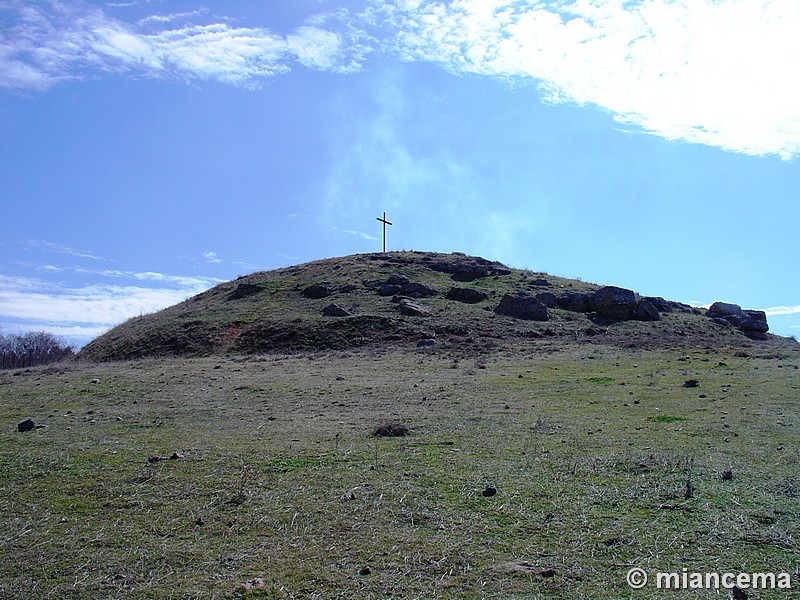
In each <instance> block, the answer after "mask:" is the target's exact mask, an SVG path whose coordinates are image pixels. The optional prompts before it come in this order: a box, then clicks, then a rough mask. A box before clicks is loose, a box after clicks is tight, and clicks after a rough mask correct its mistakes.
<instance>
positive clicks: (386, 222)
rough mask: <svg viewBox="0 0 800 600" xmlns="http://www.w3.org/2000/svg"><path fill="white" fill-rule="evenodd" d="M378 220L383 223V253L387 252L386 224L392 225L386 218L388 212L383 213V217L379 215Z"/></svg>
mask: <svg viewBox="0 0 800 600" xmlns="http://www.w3.org/2000/svg"><path fill="white" fill-rule="evenodd" d="M377 219H378V221H380V222H381V223H383V253H384V254H386V226H387V225H391V224H392V223H391V222H390V221H387V220H386V213H385V212H384V213H383V218H382V219H381V218H380V217H377Z"/></svg>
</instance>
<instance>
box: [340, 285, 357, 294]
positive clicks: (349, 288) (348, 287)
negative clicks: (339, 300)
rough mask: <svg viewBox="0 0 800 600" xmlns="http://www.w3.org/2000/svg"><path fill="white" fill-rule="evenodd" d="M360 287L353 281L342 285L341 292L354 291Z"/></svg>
mask: <svg viewBox="0 0 800 600" xmlns="http://www.w3.org/2000/svg"><path fill="white" fill-rule="evenodd" d="M357 289H358V286H357V285H355V284H353V283H348V284H345V285H343V286H342V288H341V289H340V290H339V293H340V294H349V293H350V292H354V291H356V290H357Z"/></svg>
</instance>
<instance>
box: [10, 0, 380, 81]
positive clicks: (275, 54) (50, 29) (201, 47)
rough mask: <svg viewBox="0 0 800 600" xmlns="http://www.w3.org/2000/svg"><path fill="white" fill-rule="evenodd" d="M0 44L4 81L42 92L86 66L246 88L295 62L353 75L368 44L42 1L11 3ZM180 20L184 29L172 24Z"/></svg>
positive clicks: (339, 36)
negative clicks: (123, 15)
mask: <svg viewBox="0 0 800 600" xmlns="http://www.w3.org/2000/svg"><path fill="white" fill-rule="evenodd" d="M0 14H2V15H3V17H4V18H6V19H7V20H8V22H9V26H8V27H7V30H6V31H7V33H6V34H5V35H4V37H3V38H2V40H1V41H0V86H3V87H7V88H25V89H35V90H42V89H47V88H48V87H50V86H52V85H54V84H55V83H57V82H59V81H62V80H65V79H76V78H80V77H81V74H82V73H83V72H84V71H86V70H87V69H92V70H99V71H105V72H114V73H133V74H137V75H143V76H148V77H162V78H163V77H177V78H181V79H187V78H188V79H207V80H217V81H221V82H225V83H230V84H235V85H241V86H246V87H254V86H258V85H259V84H260V82H261V81H262V80H263V79H265V78H268V77H271V76H274V75H276V74H280V73H286V72H288V71H289V70H291V68H292V66H293V65H294V64H295V63H297V64H300V65H303V66H305V67H308V68H312V69H320V70H326V71H334V72H352V71H356V70H358V69H359V68H360V63H361V60H362V59H363V56H364V52H365V50H364V48H362V47H361V45H360V44H361V42H359V41H357V39H356V38H358V37H359V36H358V35H355V34H353V33H352V29H350V30H348V29H345V30H343V31H342V32H339V31H333V30H327V29H324V28H323V27H320V26H318V25H304V26H302V27H300V28H299V29H297V30H296V31H295V32H294V33H292V34H291V35H288V36H283V35H279V34H277V33H274V32H272V31H270V30H268V29H264V28H254V27H232V26H231V25H229V24H227V23H225V22H206V23H197V22H192V20H193V19H199V17H201V16H202V15H203V14H204V11H194V12H185V13H175V14H169V15H152V16H150V17H146V18H145V19H142V20H140V21H139V22H138V23H136V24H131V23H125V22H122V21H119V20H117V19H115V18H113V17H111V16H109V15H108V14H106V13H105V12H103V11H102V10H101V9H99V8H97V7H93V6H90V5H88V4H86V3H85V2H82V1H80V2H59V1H57V0H51V1H47V2H42V3H39V4H37V5H31V4H29V3H25V2H20V1H19V0H7V1H5V2H2V3H0ZM177 21H181V22H182V23H183V25H182V26H180V27H172V28H170V26H171V25H172V24H173V23H175V22H177Z"/></svg>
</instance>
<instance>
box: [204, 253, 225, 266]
mask: <svg viewBox="0 0 800 600" xmlns="http://www.w3.org/2000/svg"><path fill="white" fill-rule="evenodd" d="M203 258H205V259H206V262H210V263H213V264H219V263H221V262H222V259H221V258H220V257H219V256H217V253H216V252H203Z"/></svg>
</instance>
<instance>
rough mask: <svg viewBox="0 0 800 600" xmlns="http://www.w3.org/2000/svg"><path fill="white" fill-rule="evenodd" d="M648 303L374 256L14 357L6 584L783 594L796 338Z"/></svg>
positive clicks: (156, 591)
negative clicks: (741, 588)
mask: <svg viewBox="0 0 800 600" xmlns="http://www.w3.org/2000/svg"><path fill="white" fill-rule="evenodd" d="M476 273H477V274H478V275H476ZM393 276H394V277H393ZM403 277H405V278H406V279H408V284H406V283H404V282H405V279H403ZM390 278H391V280H392V281H393V282H395V283H389V282H388V280H389V279H390ZM466 280H469V281H466ZM410 284H422V285H424V286H428V287H430V288H432V289H433V290H435V294H434V295H432V296H429V297H422V298H412V299H411V300H409V301H406V300H403V299H402V298H401V296H405V297H408V294H413V293H415V291H416V292H423V291H425V290H424V288H422V287H419V286H411V285H410ZM313 285H318V286H323V287H326V288H327V291H326V292H325V293H327V292H331V293H330V295H327V296H326V297H323V298H308V297H306V296H307V295H311V296H315V295H319V294H320V293H321V291H320V289H318V288H312V290H310V291H309V290H308V288H309V287H310V286H313ZM390 285H397V286H398V287H400V288H403V287H404V286H410V287H405V288H404V289H403V293H402V294H401V292H400V290H395V288H387V287H386V286H390ZM352 286H354V287H352ZM453 287H456V288H458V289H473V290H477V291H483V292H484V293H486V294H487V296H486V297H485V298H483V297H482V296H475V295H474V294H470V293H459V294H456V296H458V297H459V298H461V299H462V300H464V299H471V300H476V299H478V298H483V299H480V300H479V301H477V302H474V303H467V302H464V301H462V300H454V299H452V298H454V297H455V296H453V295H452V294H451V288H453ZM603 289H605V291H604V292H602V291H598V290H603ZM304 292H306V295H304ZM392 292H395V293H392ZM520 292H524V293H525V295H522V296H519V295H518V293H520ZM425 293H426V294H427V293H428V292H425ZM542 293H550V294H552V295H553V296H554V297H556V298H561V299H562V300H561V304H562V306H570V307H571V309H568V308H559V307H556V308H548V309H547V313H546V317H547V320H546V321H537V320H530V319H527V318H520V317H512V316H509V315H506V314H502V312H503V311H502V310H501V313H498V312H496V310H497V309H498V307H500V306H501V305H502V304H504V300H503V297H504V296H505V295H506V294H510V295H512V298H516V299H518V300H519V299H521V300H520V303H521V304H522V305H523V307H527V308H530V307H531V306H532V307H533V308H532V309H531V311H529V312H525V311H523V312H522V313H521V314H522V315H523V316H525V315H527V316H536V317H537V318H541V317H542V316H543V313H542V312H541V309H540V307H539V306H538V304H535V303H534V304H531V305H530V306H529V305H528V304H527V302H528V301H529V300H531V299H533V298H535V297H536V296H537V295H539V294H542ZM381 294H386V295H381ZM570 294H572V295H570ZM575 294H577V295H575ZM581 295H583V296H581ZM448 296H449V297H450V299H448ZM590 297H591V298H594V300H593V301H592V303H591V306H589V305H586V304H585V303H584V304H582V303H581V301H580V298H584V300H586V299H587V298H590ZM540 298H541V299H542V300H543V301H548V302H550V301H551V300H552V299H551V298H549V297H547V296H544V297H541V296H540ZM609 298H610V299H611V300H612V301H611V302H610V303H609V302H608V300H609ZM644 301H645V299H643V298H640V297H638V296H637V297H633V298H631V295H630V294H627V293H624V292H620V291H619V290H618V289H616V288H615V289H610V290H609V289H607V288H600V287H599V286H596V285H590V284H586V283H583V282H578V281H572V280H566V279H560V278H557V277H553V276H550V275H546V274H542V273H529V272H525V271H518V270H514V269H508V268H506V267H504V266H503V265H499V264H497V263H491V262H489V261H482V260H479V259H475V258H470V257H464V256H463V255H439V254H423V253H391V254H389V255H363V256H354V257H346V258H341V259H331V260H326V261H318V262H314V263H309V264H307V265H300V266H298V267H291V268H287V269H280V270H278V271H272V272H270V273H257V274H253V275H251V276H248V277H244V278H240V279H239V280H236V281H233V282H229V283H225V284H222V285H220V286H218V287H216V288H214V289H212V290H209V291H207V292H205V293H204V294H200V295H199V296H197V297H196V298H193V299H190V300H188V301H186V302H184V303H181V304H180V305H177V306H175V307H172V308H169V309H167V310H165V311H162V312H160V313H157V314H154V315H148V316H146V317H142V318H139V319H134V320H132V321H130V322H128V323H125V324H123V325H121V326H120V327H118V328H116V329H115V330H113V331H111V332H109V333H108V334H107V335H105V336H103V337H101V338H99V339H98V340H96V341H95V342H93V343H92V344H91V345H90V346H88V347H87V348H86V349H85V350H84V351H83V352H82V359H81V360H75V361H71V362H67V363H61V364H59V365H57V366H49V367H37V368H32V369H19V370H16V371H3V372H0V517H2V518H0V557H1V558H2V560H0V598H14V599H40V598H59V599H60V598H72V599H84V598H85V599H90V598H126V599H127V598H135V599H140V598H141V599H152V598H231V599H245V598H247V599H249V598H253V599H255V598H270V599H273V598H279V599H292V598H320V599H322V598H325V599H328V598H340V599H352V598H363V599H367V598H404V599H405V598H448V599H449V598H452V599H456V598H459V599H461V598H502V599H507V598H534V599H535V598H548V599H550V598H555V599H563V600H567V599H569V600H574V599H592V600H595V599H599V600H612V599H618V598H667V597H673V596H676V597H677V596H681V597H682V596H683V595H685V594H687V593H688V594H691V596H692V597H697V598H719V597H723V598H724V597H729V596H730V593H731V590H725V589H723V590H719V591H718V590H697V589H695V590H692V591H691V592H683V593H682V592H678V591H676V590H669V591H664V590H658V589H656V587H655V583H654V579H655V575H656V573H658V572H675V573H678V574H681V573H683V572H684V570H686V571H687V572H689V573H695V572H699V573H705V572H709V571H710V572H718V573H734V574H738V573H763V572H775V573H788V574H790V576H791V577H792V580H793V581H792V582H793V584H794V585H795V590H796V586H797V585H798V582H799V581H800V571H798V569H799V568H800V476H799V475H798V473H800V468H799V467H800V451H799V450H798V448H800V443H799V442H800V434H799V433H798V427H800V391H798V386H799V385H800V384H799V383H798V382H799V381H800V380H799V379H798V372H800V371H798V369H800V349H799V347H798V344H797V343H796V342H795V341H793V340H790V339H787V338H780V337H775V336H769V335H763V334H760V335H753V334H752V333H750V334H749V335H750V337H748V336H747V335H745V334H744V333H743V332H742V331H741V329H740V328H737V327H734V326H731V325H727V324H725V322H724V321H723V322H720V321H719V320H718V321H714V320H713V319H712V317H709V315H708V314H706V311H704V310H702V309H693V308H691V307H687V306H684V305H680V304H677V303H669V302H666V301H660V300H659V299H652V300H648V301H647V302H649V303H651V304H654V305H658V307H659V310H658V320H646V321H645V320H641V319H642V318H643V317H647V318H653V317H654V315H653V314H652V312H651V311H650V310H649V308H648V309H647V311H646V312H645V313H644V314H643V313H642V310H643V309H642V307H641V305H642V302H644ZM408 302H416V303H417V304H419V305H421V307H422V309H423V312H422V313H421V314H413V313H414V312H415V310H416V309H414V310H411V309H413V308H414V307H413V306H412V305H409V304H408ZM516 302H517V300H513V301H512V302H509V301H506V302H505V304H509V303H510V304H515V303H516ZM332 303H335V304H337V305H338V306H339V307H340V308H343V309H345V310H346V311H347V312H348V313H350V315H349V316H327V315H324V314H322V311H323V310H324V309H325V308H326V307H327V306H329V305H330V304H332ZM551 303H552V302H551ZM404 305H405V306H404ZM620 306H623V307H624V309H625V310H621V309H620ZM644 306H645V307H647V304H646V303H645V305H644ZM581 307H582V309H583V311H578V310H574V309H576V308H581ZM587 309H591V310H587ZM426 311H427V312H426ZM328 312H331V311H328ZM407 313H412V314H407ZM335 314H343V313H341V312H337V313H335ZM609 315H613V316H609ZM648 315H649V316H648ZM622 317H624V318H622ZM715 318H716V317H715ZM434 334H435V340H436V344H435V345H433V346H431V345H423V346H421V347H418V346H417V344H418V342H419V341H421V340H430V339H432V336H433V335H434ZM754 338H758V339H754ZM429 343H430V342H426V344H429ZM262 350H267V351H268V352H261V351H262ZM89 359H100V360H89ZM110 359H116V360H110ZM28 419H30V420H31V423H29V424H28V425H29V426H28V427H25V428H23V429H24V430H19V429H18V425H19V424H22V423H24V422H26V421H27V420H28ZM389 432H394V433H398V434H405V435H397V436H395V437H391V436H384V435H376V434H379V433H389ZM634 567H638V568H641V569H644V570H645V572H646V573H647V574H648V575H649V576H650V578H651V581H650V583H648V584H647V585H646V586H645V587H644V589H642V590H638V591H634V590H632V589H631V588H630V587H629V586H628V584H627V582H626V576H627V573H628V572H629V570H630V569H632V568H634ZM746 593H747V597H748V598H751V599H752V598H760V599H767V598H775V599H782V598H789V597H792V591H791V590H785V589H778V590H768V589H767V590H764V589H759V590H752V589H748V590H747V591H746ZM740 597H741V596H740Z"/></svg>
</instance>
